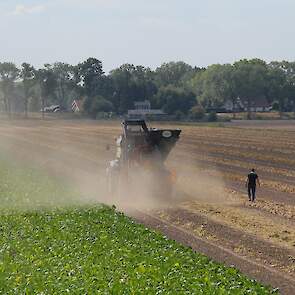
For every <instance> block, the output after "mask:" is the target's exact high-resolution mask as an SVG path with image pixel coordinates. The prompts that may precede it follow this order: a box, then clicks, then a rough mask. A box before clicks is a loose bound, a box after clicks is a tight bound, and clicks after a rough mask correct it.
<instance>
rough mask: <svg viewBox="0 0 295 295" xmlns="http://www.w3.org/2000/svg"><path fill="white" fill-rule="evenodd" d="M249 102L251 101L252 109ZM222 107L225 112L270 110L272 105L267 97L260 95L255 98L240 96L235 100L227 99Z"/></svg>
mask: <svg viewBox="0 0 295 295" xmlns="http://www.w3.org/2000/svg"><path fill="white" fill-rule="evenodd" d="M248 102H249V103H250V110H248ZM222 109H223V110H224V111H225V112H248V111H250V112H269V111H271V109H272V107H271V105H270V104H269V103H268V101H267V100H266V98H265V97H258V98H255V99H248V98H244V99H241V98H240V97H238V98H237V99H236V100H235V102H233V101H232V100H227V101H226V102H225V103H224V104H223V107H222Z"/></svg>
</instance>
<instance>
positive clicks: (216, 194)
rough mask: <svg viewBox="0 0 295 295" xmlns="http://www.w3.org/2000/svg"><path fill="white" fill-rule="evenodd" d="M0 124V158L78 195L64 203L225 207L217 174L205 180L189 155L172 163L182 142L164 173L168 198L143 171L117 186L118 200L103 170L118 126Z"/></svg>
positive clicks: (156, 179)
mask: <svg viewBox="0 0 295 295" xmlns="http://www.w3.org/2000/svg"><path fill="white" fill-rule="evenodd" d="M1 123H2V124H1V125H0V135H1V139H0V151H1V154H3V155H7V157H9V158H10V159H13V162H14V163H15V164H17V165H18V166H20V167H23V168H24V169H26V167H34V168H35V169H36V170H39V171H42V173H45V174H47V175H49V176H50V177H52V178H53V179H56V180H58V182H59V183H62V184H64V186H66V187H69V188H71V190H73V191H76V192H77V193H78V195H79V198H78V200H77V198H76V195H77V194H75V198H72V197H71V194H69V195H68V199H67V200H65V201H64V203H68V204H71V205H73V204H75V202H76V203H77V205H80V204H86V205H87V204H96V203H105V204H108V205H115V206H117V207H118V209H119V210H125V211H126V210H133V209H137V210H145V209H158V208H165V207H169V206H176V205H178V204H179V203H181V202H184V201H189V200H190V201H191V200H193V201H197V202H206V203H210V202H213V203H214V202H221V201H225V193H224V191H225V190H224V183H223V180H222V177H221V175H220V174H219V173H218V172H217V169H215V174H214V175H213V176H209V175H208V174H207V173H206V172H205V171H204V168H201V166H200V165H198V163H196V161H193V160H192V159H191V158H190V157H191V156H190V155H189V154H188V156H187V157H188V158H187V159H185V160H184V159H183V157H182V158H181V159H179V157H178V158H177V155H178V154H179V153H181V142H180V143H178V144H177V149H176V151H177V152H176V153H174V152H172V153H171V155H170V157H169V161H168V163H167V169H168V170H171V171H173V173H174V174H175V176H176V183H175V185H174V189H173V191H172V193H171V195H170V192H168V191H167V193H166V194H165V189H167V184H166V183H165V182H162V183H161V181H160V182H159V178H160V177H161V176H159V175H153V174H152V173H150V172H148V173H147V172H146V171H144V170H138V171H136V173H135V174H136V177H135V178H134V179H133V180H132V181H130V180H129V181H125V183H121V191H120V193H119V194H116V195H110V193H109V191H108V181H107V176H106V168H107V166H108V163H109V161H110V160H112V159H114V157H115V154H116V153H115V137H116V135H119V134H120V126H116V127H115V128H111V127H110V126H104V125H102V126H100V125H99V123H95V124H94V123H89V122H88V123H85V122H84V123H83V122H82V123H81V122H65V121H61V122H60V121H57V122H49V121H37V120H35V121H25V122H23V121H17V122H9V123H5V124H3V122H1ZM118 125H119V124H118ZM106 146H110V147H111V148H110V149H108V148H106ZM159 184H160V186H162V187H161V188H159ZM163 189H164V190H163ZM158 191H162V192H161V194H158ZM163 191H164V193H163ZM73 195H74V194H73ZM40 198H41V199H42V196H40ZM45 203H46V202H45ZM32 206H33V204H32Z"/></svg>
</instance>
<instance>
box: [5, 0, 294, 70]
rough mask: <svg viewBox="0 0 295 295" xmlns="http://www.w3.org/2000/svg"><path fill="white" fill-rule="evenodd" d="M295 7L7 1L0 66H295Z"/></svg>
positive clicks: (239, 1)
mask: <svg viewBox="0 0 295 295" xmlns="http://www.w3.org/2000/svg"><path fill="white" fill-rule="evenodd" d="M294 37H295V1H294V0H182V1H181V0H80V1H79V0H38V1H36V0H27V1H24V0H19V1H15V0H0V62H3V61H12V62H15V63H16V64H17V65H20V64H21V63H22V62H24V61H25V62H29V63H32V64H33V65H35V66H36V67H41V66H42V65H43V64H44V63H53V62H56V61H62V62H68V63H71V64H77V63H79V62H81V61H83V60H85V59H87V58H88V57H96V58H98V59H99V60H101V61H102V62H103V65H104V69H105V71H106V72H108V71H109V70H111V69H114V68H116V67H118V66H120V65H121V64H123V63H133V64H136V65H144V66H149V67H151V68H152V69H154V68H156V67H158V66H160V65H161V64H162V63H164V62H169V61H179V60H182V61H185V62H187V63H189V64H191V65H193V66H198V67H203V66H208V65H210V64H215V63H232V62H234V61H236V60H239V59H242V58H254V57H255V58H262V59H264V60H266V61H271V60H290V61H294V60H295V38H294Z"/></svg>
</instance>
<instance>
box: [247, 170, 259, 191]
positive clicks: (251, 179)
mask: <svg viewBox="0 0 295 295" xmlns="http://www.w3.org/2000/svg"><path fill="white" fill-rule="evenodd" d="M257 178H258V175H257V174H256V173H255V172H250V173H249V174H248V186H252V187H253V186H256V179H257Z"/></svg>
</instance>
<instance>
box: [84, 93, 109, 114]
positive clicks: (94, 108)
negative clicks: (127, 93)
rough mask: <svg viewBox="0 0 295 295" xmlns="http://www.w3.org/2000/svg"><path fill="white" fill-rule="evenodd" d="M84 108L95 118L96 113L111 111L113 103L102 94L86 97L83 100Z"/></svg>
mask: <svg viewBox="0 0 295 295" xmlns="http://www.w3.org/2000/svg"><path fill="white" fill-rule="evenodd" d="M84 110H85V112H86V113H87V114H89V115H90V116H91V117H92V118H94V119H95V118H96V116H97V114H98V113H109V112H111V111H112V110H113V104H112V103H111V102H110V101H108V100H107V99H105V98H104V97H102V96H95V97H93V98H90V97H87V98H86V99H85V102H84Z"/></svg>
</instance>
